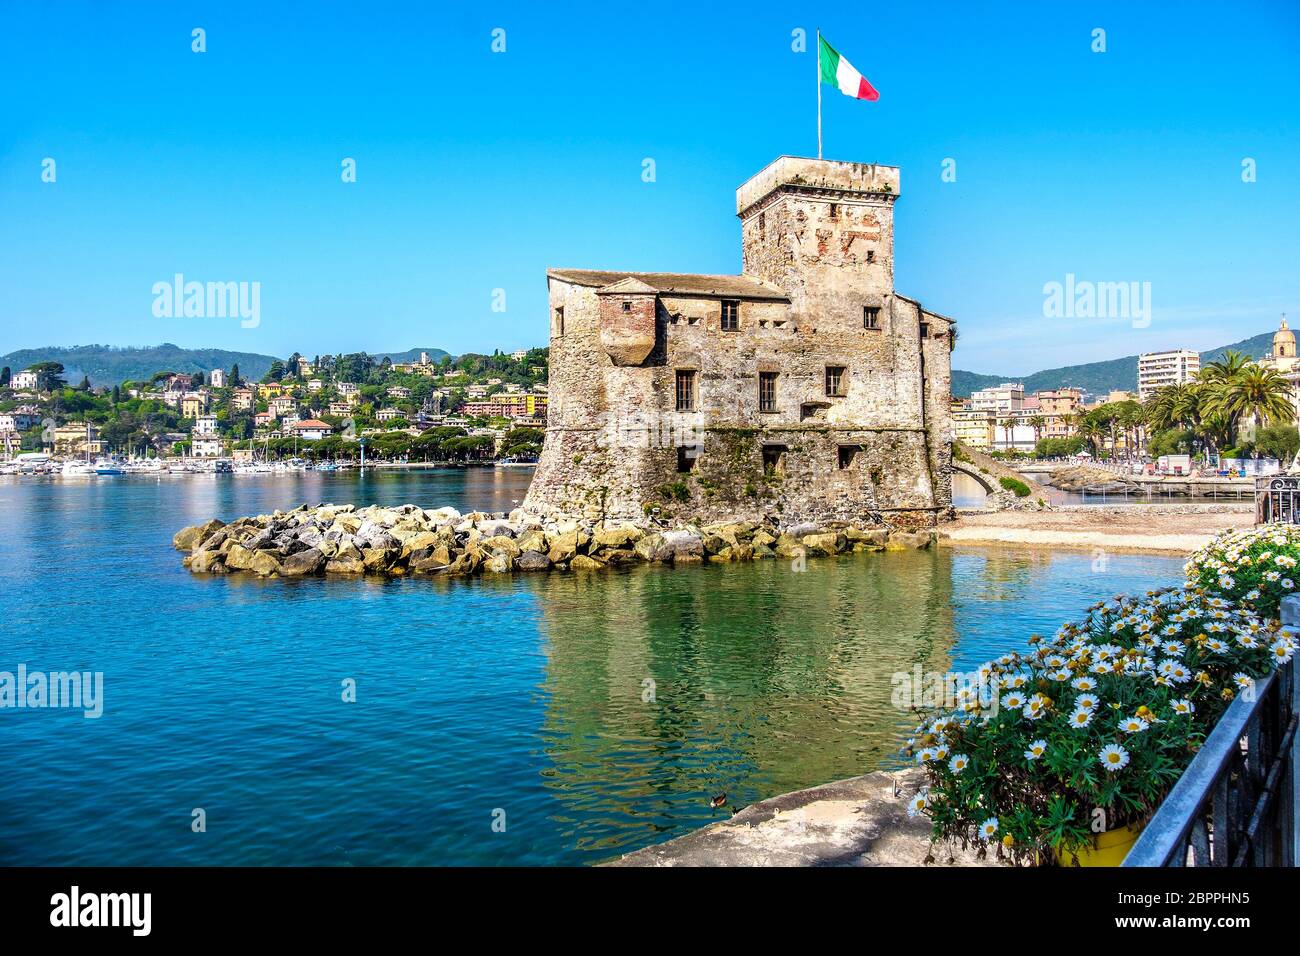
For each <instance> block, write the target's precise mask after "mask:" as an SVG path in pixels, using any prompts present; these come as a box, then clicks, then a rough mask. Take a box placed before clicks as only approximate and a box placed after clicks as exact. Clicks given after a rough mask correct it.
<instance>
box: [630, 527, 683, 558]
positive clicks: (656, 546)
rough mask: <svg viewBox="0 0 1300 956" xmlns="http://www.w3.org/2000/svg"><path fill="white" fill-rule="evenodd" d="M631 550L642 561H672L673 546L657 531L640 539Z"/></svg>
mask: <svg viewBox="0 0 1300 956" xmlns="http://www.w3.org/2000/svg"><path fill="white" fill-rule="evenodd" d="M633 549H634V550H635V552H636V554H637V556H638V557H639V558H640V559H641V560H642V561H654V562H664V561H671V560H672V559H673V546H672V545H671V544H669V543H668V542H667V541H665V540H664V536H663V535H662V534H660V533H659V532H657V531H656V532H654V533H652V534H648V535H646V536H645V537H644V538H641V539H640V540H639V541H637V543H636V544H635V545H633Z"/></svg>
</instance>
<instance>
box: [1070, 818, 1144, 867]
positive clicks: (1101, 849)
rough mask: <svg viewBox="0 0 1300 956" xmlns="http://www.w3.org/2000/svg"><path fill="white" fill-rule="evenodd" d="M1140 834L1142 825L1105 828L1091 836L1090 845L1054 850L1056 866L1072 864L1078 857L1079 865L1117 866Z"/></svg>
mask: <svg viewBox="0 0 1300 956" xmlns="http://www.w3.org/2000/svg"><path fill="white" fill-rule="evenodd" d="M1141 835H1142V827H1141V826H1138V825H1131V826H1127V827H1120V828H1119V829H1117V830H1107V831H1106V832H1105V833H1099V834H1097V835H1096V836H1095V837H1093V838H1092V845H1091V846H1084V847H1080V848H1079V849H1078V850H1060V849H1058V850H1057V851H1056V864H1057V866H1074V865H1075V862H1074V861H1075V858H1076V857H1077V858H1078V861H1079V864H1078V865H1079V866H1119V865H1120V864H1121V863H1123V862H1124V857H1126V856H1128V851H1129V850H1131V849H1133V844H1134V843H1136V842H1137V838H1138V837H1139V836H1141Z"/></svg>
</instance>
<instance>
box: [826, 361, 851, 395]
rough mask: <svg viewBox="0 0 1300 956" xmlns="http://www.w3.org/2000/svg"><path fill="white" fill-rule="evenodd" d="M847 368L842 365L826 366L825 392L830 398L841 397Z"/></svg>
mask: <svg viewBox="0 0 1300 956" xmlns="http://www.w3.org/2000/svg"><path fill="white" fill-rule="evenodd" d="M847 373H848V369H846V368H845V367H844V366H843V365H827V366H826V394H827V395H828V396H830V397H832V398H843V397H844V394H845V384H846V379H847V378H848V375H847Z"/></svg>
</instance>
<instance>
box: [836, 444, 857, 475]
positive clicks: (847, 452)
mask: <svg viewBox="0 0 1300 956" xmlns="http://www.w3.org/2000/svg"><path fill="white" fill-rule="evenodd" d="M860 450H861V447H860V446H858V445H841V446H840V471H845V470H847V469H849V468H852V467H853V460H854V459H855V458H857V457H858V452H859V451H860Z"/></svg>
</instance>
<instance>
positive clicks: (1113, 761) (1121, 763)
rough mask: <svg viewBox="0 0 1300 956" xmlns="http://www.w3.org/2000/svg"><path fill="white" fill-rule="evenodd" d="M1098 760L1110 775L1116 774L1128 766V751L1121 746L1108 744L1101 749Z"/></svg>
mask: <svg viewBox="0 0 1300 956" xmlns="http://www.w3.org/2000/svg"><path fill="white" fill-rule="evenodd" d="M1097 759H1098V760H1099V761H1101V765H1102V766H1103V767H1105V768H1106V771H1107V772H1108V773H1115V772H1116V771H1118V770H1123V769H1124V768H1125V767H1127V766H1128V751H1127V750H1125V749H1124V748H1123V747H1121V746H1120V745H1119V744H1107V745H1106V746H1104V747H1102V748H1101V753H1099V754H1097Z"/></svg>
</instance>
